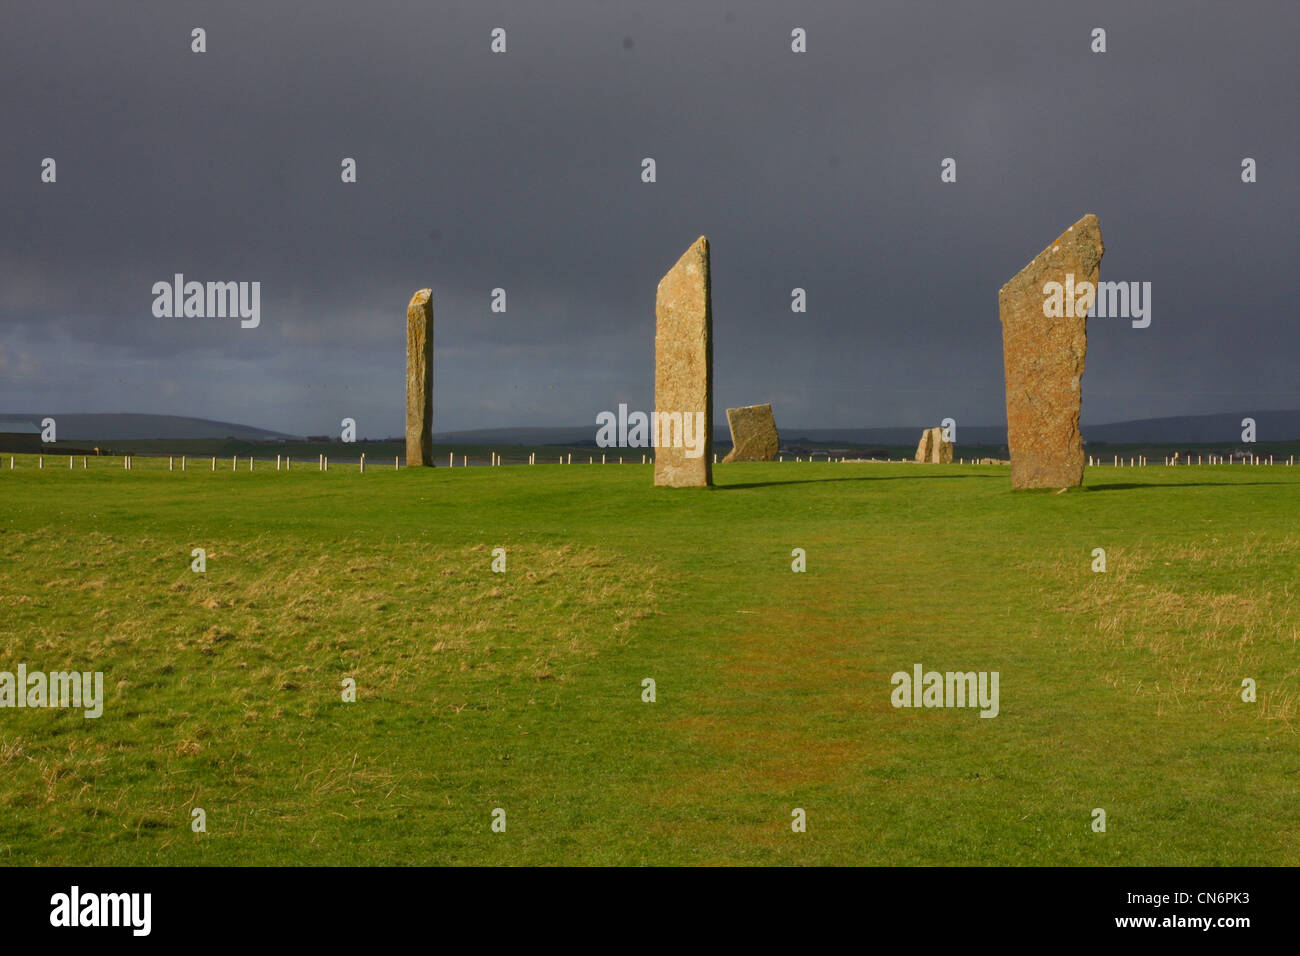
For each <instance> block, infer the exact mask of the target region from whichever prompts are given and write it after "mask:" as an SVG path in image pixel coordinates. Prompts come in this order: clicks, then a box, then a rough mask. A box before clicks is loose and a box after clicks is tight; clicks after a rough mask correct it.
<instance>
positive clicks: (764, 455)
mask: <svg viewBox="0 0 1300 956" xmlns="http://www.w3.org/2000/svg"><path fill="white" fill-rule="evenodd" d="M727 425H728V427H730V428H731V451H729V452H727V457H726V458H724V459H722V463H723V464H724V465H725V464H726V463H727V462H729V461H775V460H776V453H777V452H778V451H779V450H780V448H781V438H780V436H779V435H777V433H776V419H775V418H773V417H772V405H771V403H768V404H766V405H745V406H743V407H741V408H728V409H727Z"/></svg>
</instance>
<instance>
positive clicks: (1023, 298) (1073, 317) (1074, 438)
mask: <svg viewBox="0 0 1300 956" xmlns="http://www.w3.org/2000/svg"><path fill="white" fill-rule="evenodd" d="M1104 252H1105V247H1104V246H1103V245H1102V241H1101V224H1100V223H1099V222H1098V221H1097V217H1096V216H1094V215H1092V214H1089V215H1087V216H1084V217H1083V218H1082V219H1080V220H1079V221H1078V222H1076V223H1075V224H1074V225H1073V226H1071V227H1070V228H1069V229H1067V230H1066V231H1065V232H1063V233H1062V234H1061V235H1060V236H1059V237H1058V238H1057V239H1056V241H1054V242H1053V243H1051V244H1050V245H1049V246H1048V247H1047V248H1046V249H1044V250H1043V251H1042V252H1040V253H1039V254H1038V256H1037V258H1035V259H1034V260H1033V261H1032V262H1030V263H1029V265H1027V266H1025V267H1024V268H1023V269H1021V270H1020V272H1019V273H1017V274H1016V276H1015V278H1013V279H1012V280H1011V281H1010V282H1008V283H1007V284H1006V285H1004V286H1003V287H1002V289H1001V291H1000V292H999V293H998V311H999V314H1000V317H1001V320H1002V359H1003V366H1004V370H1005V373H1006V390H1007V445H1008V447H1009V449H1010V453H1011V454H1010V457H1011V487H1012V488H1072V487H1076V486H1078V485H1080V484H1082V483H1083V466H1084V463H1085V456H1084V454H1083V436H1082V435H1081V434H1080V432H1079V412H1080V407H1081V403H1082V381H1083V367H1084V360H1085V358H1086V357H1087V352H1088V336H1087V327H1086V323H1087V308H1086V307H1083V303H1080V307H1079V308H1077V309H1076V308H1071V307H1069V306H1072V305H1074V304H1075V303H1074V301H1073V300H1071V301H1070V302H1067V303H1066V305H1067V307H1066V308H1065V309H1064V310H1059V309H1050V310H1049V309H1048V308H1046V307H1045V303H1046V302H1047V299H1048V294H1049V293H1048V288H1050V287H1049V286H1048V284H1049V283H1057V284H1058V285H1057V287H1056V288H1057V289H1062V288H1064V289H1068V290H1071V291H1073V290H1076V289H1078V288H1079V287H1080V284H1081V283H1084V282H1087V283H1091V286H1092V288H1093V289H1094V290H1095V289H1096V285H1097V277H1098V274H1099V272H1100V269H1101V257H1102V254H1103V253H1104ZM1087 304H1088V305H1090V304H1091V302H1090V301H1089V302H1088V303H1087ZM1049 311H1050V312H1052V313H1053V314H1051V315H1049V314H1047V313H1048V312H1049ZM1076 312H1077V313H1079V314H1075V313H1076Z"/></svg>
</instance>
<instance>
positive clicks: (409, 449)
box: [406, 289, 433, 466]
mask: <svg viewBox="0 0 1300 956" xmlns="http://www.w3.org/2000/svg"><path fill="white" fill-rule="evenodd" d="M406 464H407V465H408V466H410V465H432V464H433V290H432V289H421V290H420V291H419V292H417V293H415V295H413V296H412V297H411V303H410V305H408V306H407V307H406Z"/></svg>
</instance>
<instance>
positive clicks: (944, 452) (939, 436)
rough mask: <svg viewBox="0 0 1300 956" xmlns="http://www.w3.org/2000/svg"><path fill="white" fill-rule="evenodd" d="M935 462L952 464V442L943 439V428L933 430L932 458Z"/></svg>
mask: <svg viewBox="0 0 1300 956" xmlns="http://www.w3.org/2000/svg"><path fill="white" fill-rule="evenodd" d="M932 460H933V461H934V462H935V464H939V465H951V464H952V442H950V441H944V440H943V429H942V428H936V429H935V430H934V458H933V459H932Z"/></svg>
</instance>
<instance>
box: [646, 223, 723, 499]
mask: <svg viewBox="0 0 1300 956" xmlns="http://www.w3.org/2000/svg"><path fill="white" fill-rule="evenodd" d="M655 320H656V321H655V412H656V413H657V414H658V419H659V436H658V440H659V442H661V443H660V444H658V445H657V447H656V448H655V484H656V485H668V486H670V487H674V488H692V487H705V486H707V485H711V484H713V310H712V306H711V304H710V300H709V240H708V239H706V238H705V237H704V236H700V238H699V239H697V240H695V242H694V244H693V245H692V246H691V247H690V248H689V249H687V250H686V252H684V253H683V254H682V257H681V258H680V259H678V260H677V264H676V265H675V266H673V267H672V268H671V269H669V270H668V274H667V275H665V276H664V277H663V278H662V279H660V280H659V291H658V294H657V296H656V299H655ZM673 416H680V417H679V418H678V419H677V420H678V421H680V422H681V423H682V425H683V426H684V429H686V430H687V431H688V432H689V433H688V434H687V435H686V436H685V437H686V438H689V439H691V441H689V442H682V441H675V442H672V443H671V444H670V443H669V440H670V431H671V425H670V424H669V423H671V422H672V421H674V418H673ZM687 416H689V419H688V418H687ZM700 432H702V433H703V434H702V435H701V434H699V433H700ZM676 437H678V438H681V437H682V436H681V434H680V432H679V433H678V435H677V436H676ZM687 444H690V445H694V446H695V447H694V448H693V449H691V448H687V447H686V445H687ZM688 451H694V452H696V453H695V454H694V455H689V454H687V452H688Z"/></svg>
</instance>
